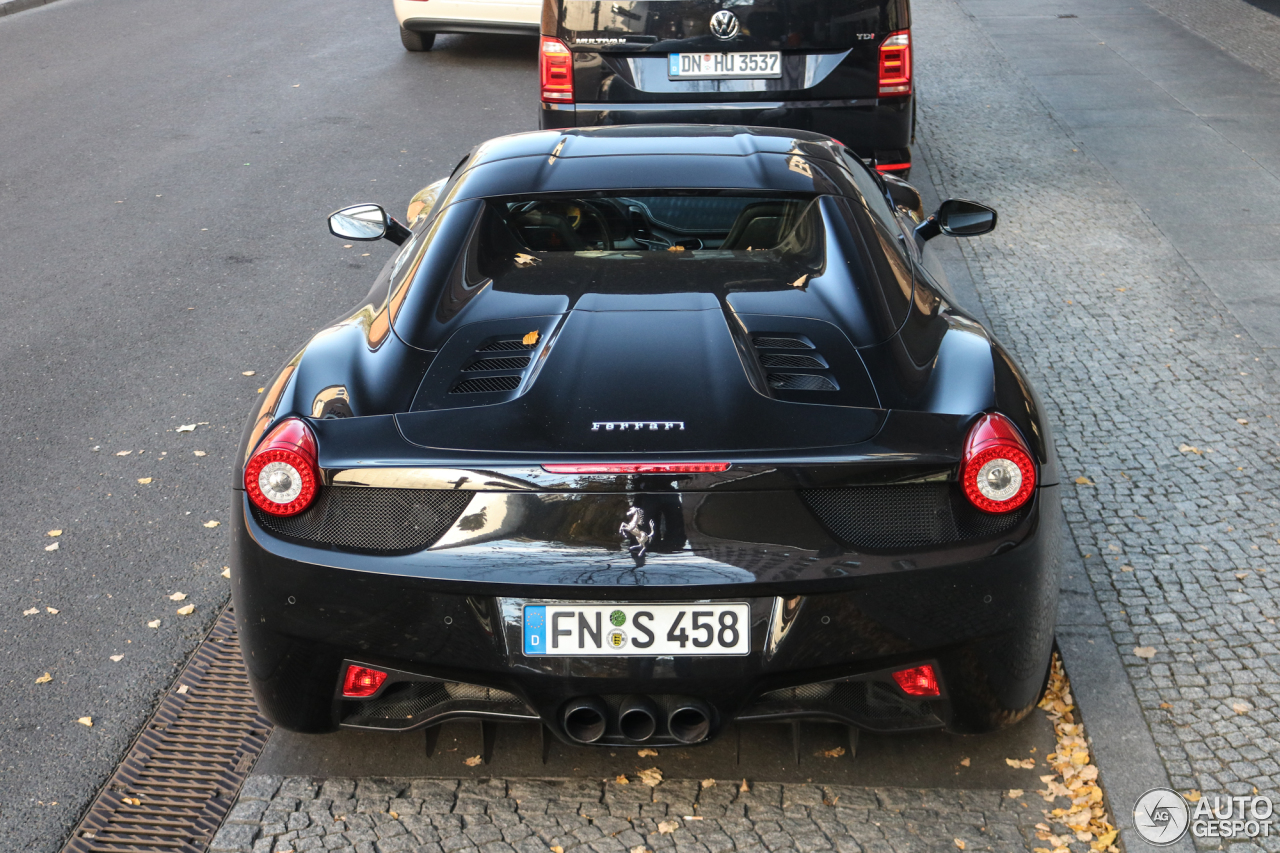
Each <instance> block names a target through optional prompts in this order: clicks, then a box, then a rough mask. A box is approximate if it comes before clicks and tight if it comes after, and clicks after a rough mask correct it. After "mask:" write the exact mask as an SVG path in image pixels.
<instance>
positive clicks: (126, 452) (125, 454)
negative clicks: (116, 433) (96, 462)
mask: <svg viewBox="0 0 1280 853" xmlns="http://www.w3.org/2000/svg"><path fill="white" fill-rule="evenodd" d="M132 452H133V451H132V450H121V451H118V452H117V453H116V456H128V455H129V454H130V453H132Z"/></svg>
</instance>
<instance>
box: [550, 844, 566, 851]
mask: <svg viewBox="0 0 1280 853" xmlns="http://www.w3.org/2000/svg"><path fill="white" fill-rule="evenodd" d="M551 853H564V848H563V847H561V846H559V845H556V846H554V847H552V848H551Z"/></svg>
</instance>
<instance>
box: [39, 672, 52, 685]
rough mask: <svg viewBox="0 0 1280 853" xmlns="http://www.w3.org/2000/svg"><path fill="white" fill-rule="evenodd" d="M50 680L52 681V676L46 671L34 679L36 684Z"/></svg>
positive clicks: (46, 682)
mask: <svg viewBox="0 0 1280 853" xmlns="http://www.w3.org/2000/svg"><path fill="white" fill-rule="evenodd" d="M50 681H53V676H52V675H50V674H49V673H47V672H46V673H45V674H44V675H42V676H40V677H39V678H37V679H36V684H48V683H49V682H50Z"/></svg>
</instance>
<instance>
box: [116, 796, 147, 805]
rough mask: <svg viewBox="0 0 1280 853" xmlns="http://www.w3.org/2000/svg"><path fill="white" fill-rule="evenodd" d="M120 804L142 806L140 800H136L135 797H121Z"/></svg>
mask: <svg viewBox="0 0 1280 853" xmlns="http://www.w3.org/2000/svg"><path fill="white" fill-rule="evenodd" d="M120 802H122V803H124V804H126V805H130V806H140V805H142V800H140V799H138V798H137V797H121V798H120Z"/></svg>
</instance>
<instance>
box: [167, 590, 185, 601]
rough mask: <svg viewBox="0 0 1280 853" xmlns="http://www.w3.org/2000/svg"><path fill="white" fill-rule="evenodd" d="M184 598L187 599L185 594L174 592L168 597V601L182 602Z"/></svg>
mask: <svg viewBox="0 0 1280 853" xmlns="http://www.w3.org/2000/svg"><path fill="white" fill-rule="evenodd" d="M186 597H187V594H186V593H185V592H175V593H174V594H173V595H171V596H169V600H170V601H182V600H184V599H185V598H186Z"/></svg>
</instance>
